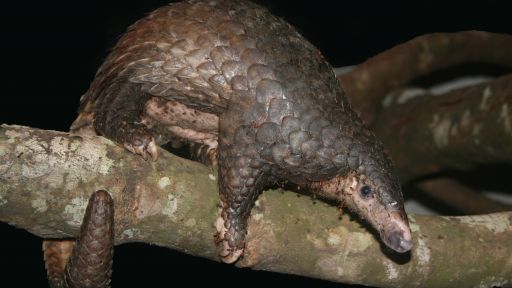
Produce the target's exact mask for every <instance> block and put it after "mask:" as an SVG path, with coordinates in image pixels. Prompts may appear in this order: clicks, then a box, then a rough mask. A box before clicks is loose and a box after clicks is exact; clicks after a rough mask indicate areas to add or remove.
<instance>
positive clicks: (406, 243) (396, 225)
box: [380, 211, 412, 253]
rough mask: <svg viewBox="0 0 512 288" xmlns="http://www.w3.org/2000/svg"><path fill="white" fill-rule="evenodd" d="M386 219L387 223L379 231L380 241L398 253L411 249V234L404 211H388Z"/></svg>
mask: <svg viewBox="0 0 512 288" xmlns="http://www.w3.org/2000/svg"><path fill="white" fill-rule="evenodd" d="M388 213H389V212H388ZM388 219H389V222H388V225H385V228H384V229H383V230H382V231H381V233H380V236H381V238H382V241H384V243H385V244H386V245H387V246H388V247H389V248H391V249H393V250H395V251H396V252H399V253H404V252H407V251H409V250H411V248H412V234H411V229H410V228H409V223H408V221H407V216H406V215H405V212H400V211H393V212H390V213H389V218H388Z"/></svg>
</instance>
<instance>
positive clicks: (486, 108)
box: [373, 74, 512, 181]
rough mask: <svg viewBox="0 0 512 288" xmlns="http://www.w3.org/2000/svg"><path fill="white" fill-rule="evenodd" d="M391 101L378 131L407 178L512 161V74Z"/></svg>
mask: <svg viewBox="0 0 512 288" xmlns="http://www.w3.org/2000/svg"><path fill="white" fill-rule="evenodd" d="M399 100H400V99H386V101H385V102H386V103H387V106H386V107H384V108H383V109H382V110H381V111H380V113H378V114H377V116H376V121H375V125H374V126H373V129H374V131H375V133H376V134H377V135H378V136H379V138H380V139H381V140H382V141H383V142H384V144H385V146H386V147H388V148H389V151H390V153H391V157H392V159H393V161H394V162H395V163H396V166H397V169H398V170H399V173H400V176H401V179H402V181H408V180H409V179H412V178H414V177H418V176H422V175H425V174H429V173H434V172H438V171H440V170H442V169H446V168H454V169H467V168H472V167H474V166H476V165H478V164H498V163H511V162H512V74H509V75H505V76H502V77H500V78H498V79H495V80H493V81H491V82H488V83H483V84H479V85H474V86H471V87H467V88H462V89H457V90H453V91H451V92H448V93H446V94H444V95H440V96H432V95H421V96H419V97H417V98H413V99H409V100H408V101H407V102H404V101H399Z"/></svg>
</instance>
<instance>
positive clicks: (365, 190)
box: [359, 185, 372, 199]
mask: <svg viewBox="0 0 512 288" xmlns="http://www.w3.org/2000/svg"><path fill="white" fill-rule="evenodd" d="M359 192H360V193H361V197H363V198H365V199H368V198H370V197H372V188H370V186H367V185H365V186H363V187H361V189H360V190H359Z"/></svg>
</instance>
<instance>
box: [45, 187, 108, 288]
mask: <svg viewBox="0 0 512 288" xmlns="http://www.w3.org/2000/svg"><path fill="white" fill-rule="evenodd" d="M74 242H75V241H72V240H45V241H44V242H43V251H44V260H45V266H46V271H47V274H48V281H49V283H50V286H51V287H59V288H60V287H62V288H66V287H91V288H92V287H97V288H99V287H109V283H110V276H111V273H112V257H113V247H114V204H113V200H112V198H111V197H110V195H109V194H108V193H107V192H105V191H103V190H99V191H96V192H95V193H94V194H93V195H92V196H91V198H90V199H89V203H88V205H87V209H86V212H85V215H84V219H83V222H82V226H81V227H80V236H79V238H78V239H77V241H76V243H74Z"/></svg>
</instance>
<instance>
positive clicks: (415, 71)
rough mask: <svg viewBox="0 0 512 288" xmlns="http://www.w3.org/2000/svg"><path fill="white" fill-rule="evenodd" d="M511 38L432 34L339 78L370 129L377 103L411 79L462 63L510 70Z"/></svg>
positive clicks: (479, 33) (467, 33)
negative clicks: (494, 66)
mask: <svg viewBox="0 0 512 288" xmlns="http://www.w3.org/2000/svg"><path fill="white" fill-rule="evenodd" d="M510 51H512V37H511V36H510V35H505V34H496V33H489V32H483V31H465V32H458V33H434V34H427V35H422V36H419V37H416V38H414V39H412V40H410V41H407V42H406V43H403V44H400V45H397V46H395V47H393V48H391V49H389V50H387V51H385V52H383V53H380V54H379V55H377V56H375V57H372V58H370V59H368V60H367V61H366V62H364V63H363V64H361V65H359V66H357V67H356V68H355V69H354V71H351V72H350V73H347V74H344V75H341V76H340V77H339V79H340V82H341V83H342V86H343V88H344V89H345V91H346V92H347V95H348V96H349V97H350V102H351V104H352V106H353V107H354V109H356V110H357V111H358V112H359V114H360V116H361V118H362V119H363V120H364V121H365V122H366V123H367V124H369V125H372V124H373V123H374V122H376V121H375V116H376V115H377V113H376V112H377V110H378V108H379V107H380V103H381V100H382V99H383V98H384V97H385V95H387V94H388V93H389V92H390V91H392V90H394V89H397V88H399V87H403V86H404V85H405V84H407V83H408V82H410V81H411V80H413V79H416V78H419V77H420V76H425V75H427V74H429V73H432V72H434V71H438V70H441V69H444V68H447V67H453V66H456V65H458V64H463V63H481V64H493V65H497V66H502V67H508V68H512V53H510Z"/></svg>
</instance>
